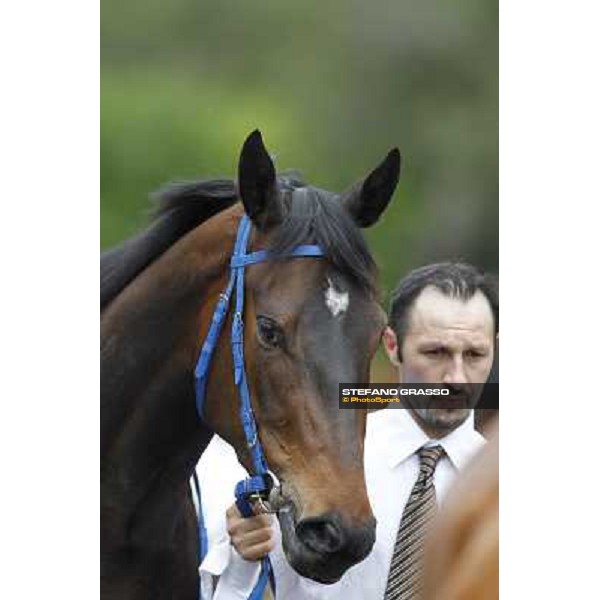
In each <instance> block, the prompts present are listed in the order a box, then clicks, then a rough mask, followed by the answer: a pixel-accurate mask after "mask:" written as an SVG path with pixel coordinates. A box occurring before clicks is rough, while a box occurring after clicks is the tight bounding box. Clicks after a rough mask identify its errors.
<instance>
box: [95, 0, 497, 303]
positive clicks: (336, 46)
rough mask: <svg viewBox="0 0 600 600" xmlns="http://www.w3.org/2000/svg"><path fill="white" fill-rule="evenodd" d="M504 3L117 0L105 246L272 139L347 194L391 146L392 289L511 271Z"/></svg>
mask: <svg viewBox="0 0 600 600" xmlns="http://www.w3.org/2000/svg"><path fill="white" fill-rule="evenodd" d="M497 17H498V8H497V2H496V0H492V1H490V0H458V1H457V2H453V3H449V2H443V1H441V0H435V1H434V0H421V1H419V2H395V1H392V0H373V1H371V2H364V1H358V0H344V1H342V0H328V1H324V0H321V1H316V0H306V1H304V2H282V1H281V0H278V1H275V0H264V1H262V2H247V1H246V2H243V1H240V0H219V1H218V2H217V1H215V0H204V1H203V2H200V1H199V0H171V1H170V2H158V1H157V0H143V1H142V0H119V1H117V0H103V2H102V86H101V89H102V95H101V161H102V162H101V199H102V200H101V240H102V245H103V247H108V246H110V245H113V244H115V243H117V242H119V241H120V240H122V239H124V238H126V237H127V236H129V235H131V234H133V233H134V232H135V231H137V230H139V229H140V228H142V227H143V226H144V225H145V223H146V222H147V212H148V208H149V206H150V205H149V203H148V200H147V195H148V193H149V192H151V191H152V190H154V189H156V188H157V187H159V186H160V185H161V184H162V183H164V182H166V181H170V180H173V179H190V178H201V177H210V176H227V177H234V176H235V167H236V163H237V158H238V152H239V149H240V146H241V143H242V142H243V140H244V138H245V137H246V135H247V134H248V133H249V132H250V131H251V130H253V129H255V128H257V127H258V128H260V129H261V131H262V132H263V136H264V138H265V141H266V144H267V147H268V148H269V150H270V151H271V152H272V153H273V154H274V155H275V157H276V164H277V166H278V168H279V169H289V168H297V169H299V170H300V171H301V172H302V173H303V174H304V176H305V178H306V179H307V181H309V182H310V183H312V184H314V185H317V186H319V187H322V188H325V189H331V190H340V191H341V190H343V189H345V188H346V187H348V186H350V185H351V184H352V183H353V182H355V181H356V180H357V179H358V178H359V177H362V176H364V175H366V174H367V173H368V172H369V171H370V170H371V169H372V168H373V167H374V166H375V165H376V164H377V163H378V162H379V161H380V160H381V159H382V158H383V157H384V156H385V154H386V152H387V151H388V150H389V149H390V148H391V147H393V146H396V145H397V146H399V147H400V150H401V153H402V155H403V160H404V162H403V174H402V178H401V182H400V185H399V187H398V191H397V192H396V196H395V198H394V201H393V203H392V205H391V207H390V209H389V210H388V211H387V213H386V214H385V217H384V218H383V219H382V221H381V222H380V223H379V224H377V225H376V226H375V227H373V228H372V229H371V230H369V231H368V234H367V235H368V239H369V241H370V243H371V247H372V249H373V252H374V255H375V258H376V261H377V262H378V264H379V265H380V268H381V273H382V281H383V289H384V292H388V291H389V290H390V289H391V288H392V287H393V285H394V284H395V282H396V281H397V280H398V278H399V277H401V276H402V275H403V274H404V273H406V272H407V271H408V270H410V269H411V268H413V267H416V266H419V265H421V264H424V263H427V262H432V261H437V260H444V259H449V258H462V259H466V260H469V261H471V262H474V263H476V264H478V265H480V266H482V267H485V268H487V269H490V270H492V271H497V265H498V20H497Z"/></svg>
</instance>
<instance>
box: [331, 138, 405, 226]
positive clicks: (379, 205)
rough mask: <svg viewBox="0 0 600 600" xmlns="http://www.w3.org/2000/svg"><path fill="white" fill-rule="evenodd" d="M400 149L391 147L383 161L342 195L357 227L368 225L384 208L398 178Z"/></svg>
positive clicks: (374, 221)
mask: <svg viewBox="0 0 600 600" xmlns="http://www.w3.org/2000/svg"><path fill="white" fill-rule="evenodd" d="M400 163H401V159H400V151H399V150H398V148H394V149H392V150H391V151H390V152H389V154H388V155H387V156H386V157H385V159H384V160H383V162H382V163H381V164H380V165H379V166H378V167H377V168H376V169H375V170H374V171H373V172H372V173H371V174H370V175H369V176H368V177H367V178H366V179H365V180H364V181H363V182H362V183H360V184H358V185H356V186H354V188H352V189H351V190H350V191H349V192H348V193H347V194H345V195H344V197H343V199H342V203H343V204H344V206H345V207H346V209H347V210H348V212H349V213H350V214H351V215H352V218H353V219H354V221H355V222H356V224H357V225H358V226H359V227H370V226H371V225H373V224H374V223H376V222H377V221H378V219H379V217H380V216H381V213H383V211H384V210H385V208H386V207H387V205H388V204H389V202H390V200H391V199H392V195H393V194H394V190H395V189H396V186H397V185H398V179H399V178H400Z"/></svg>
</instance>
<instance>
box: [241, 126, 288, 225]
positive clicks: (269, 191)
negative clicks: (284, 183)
mask: <svg viewBox="0 0 600 600" xmlns="http://www.w3.org/2000/svg"><path fill="white" fill-rule="evenodd" d="M238 186H239V193H240V198H241V200H242V203H243V205H244V209H245V210H246V214H247V215H248V216H249V217H250V219H251V220H252V222H253V223H254V224H255V225H256V227H258V228H259V229H263V230H264V229H267V228H268V227H269V226H272V225H274V224H276V223H277V222H279V221H280V219H281V205H280V202H279V192H278V189H277V179H276V177H275V167H274V165H273V161H272V160H271V158H270V157H269V154H268V152H267V149H266V148H265V146H264V144H263V140H262V135H261V133H260V131H259V130H258V129H255V130H254V131H253V132H252V133H251V134H250V135H249V136H248V137H247V138H246V141H245V142H244V145H243V146H242V151H241V153H240V161H239V165H238Z"/></svg>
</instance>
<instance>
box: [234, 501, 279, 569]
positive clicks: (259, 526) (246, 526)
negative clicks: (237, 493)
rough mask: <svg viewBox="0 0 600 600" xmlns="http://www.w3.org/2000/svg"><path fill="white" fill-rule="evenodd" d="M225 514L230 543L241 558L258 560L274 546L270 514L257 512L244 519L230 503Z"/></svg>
mask: <svg viewBox="0 0 600 600" xmlns="http://www.w3.org/2000/svg"><path fill="white" fill-rule="evenodd" d="M225 516H226V519H227V533H228V534H229V537H230V539H231V543H232V544H233V547H234V548H235V549H236V550H237V551H238V553H239V554H240V556H242V558H244V559H246V560H260V559H261V558H263V557H264V556H266V555H267V554H268V553H269V552H271V550H273V548H274V547H275V536H274V534H273V516H272V515H270V514H259V515H256V516H254V517H248V518H246V519H245V518H244V517H242V515H241V514H240V511H239V510H238V508H237V506H236V505H235V504H232V505H231V506H230V507H229V508H228V509H227V511H226V512H225Z"/></svg>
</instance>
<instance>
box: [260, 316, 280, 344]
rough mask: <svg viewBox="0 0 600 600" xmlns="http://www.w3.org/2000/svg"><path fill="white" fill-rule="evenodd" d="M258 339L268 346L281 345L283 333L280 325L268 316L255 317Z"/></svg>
mask: <svg viewBox="0 0 600 600" xmlns="http://www.w3.org/2000/svg"><path fill="white" fill-rule="evenodd" d="M256 325H257V331H258V339H259V341H261V342H262V343H263V345H265V346H268V347H270V348H280V347H281V346H283V342H284V335H283V330H282V329H281V327H280V326H279V325H278V324H277V323H276V322H275V321H273V319H270V318H269V317H263V316H259V317H257V319H256Z"/></svg>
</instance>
